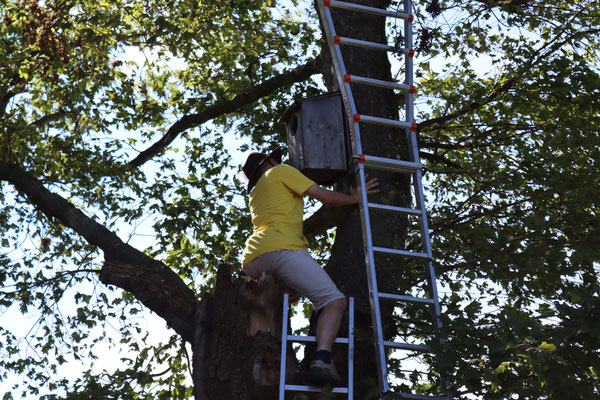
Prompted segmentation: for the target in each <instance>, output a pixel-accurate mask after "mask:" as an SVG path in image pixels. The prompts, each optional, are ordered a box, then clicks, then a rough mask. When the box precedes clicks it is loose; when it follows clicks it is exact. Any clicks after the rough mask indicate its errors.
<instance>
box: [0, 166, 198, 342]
mask: <svg viewBox="0 0 600 400" xmlns="http://www.w3.org/2000/svg"><path fill="white" fill-rule="evenodd" d="M2 180H3V181H7V182H9V183H11V184H12V185H14V187H15V188H16V189H17V190H19V191H20V192H22V193H23V194H24V195H25V196H26V197H27V198H28V200H29V201H30V202H31V203H33V204H35V205H36V207H37V208H38V210H40V211H41V212H43V213H44V214H45V215H47V216H50V217H54V218H56V219H58V220H59V221H60V222H61V223H62V224H64V225H65V226H67V227H69V228H71V229H73V230H74V231H75V232H77V233H78V234H80V235H81V236H82V237H83V238H84V239H85V240H87V241H88V242H89V243H90V244H92V245H94V246H97V247H99V248H100V249H102V251H103V252H104V258H105V260H106V263H105V265H104V267H103V268H102V270H101V271H100V280H101V281H102V282H103V283H105V284H113V285H116V286H119V287H120V288H122V289H125V290H127V291H130V292H131V293H132V294H133V295H134V296H135V297H136V298H137V299H138V300H140V301H141V302H142V303H143V304H144V305H146V306H147V307H148V308H150V309H151V310H152V311H154V312H156V313H157V314H158V315H159V316H160V317H162V318H164V319H165V320H166V321H167V323H168V324H169V325H170V326H171V327H172V328H173V329H174V330H175V331H176V332H177V333H178V334H180V335H181V336H182V337H183V338H184V339H185V340H187V341H190V342H191V341H192V340H193V337H194V330H195V326H196V319H197V316H196V314H195V313H196V308H197V305H198V300H197V299H196V296H195V294H194V292H193V291H192V290H191V289H190V288H188V287H187V286H186V285H185V283H184V282H183V281H182V280H181V278H179V276H178V275H177V274H176V273H175V272H173V271H171V269H169V268H168V267H167V266H166V265H164V264H163V263H161V262H159V261H156V260H154V259H152V258H150V257H148V256H147V255H145V254H144V253H142V252H141V251H139V250H137V249H135V248H133V247H132V246H130V245H128V244H126V243H124V242H123V241H122V240H121V239H119V238H118V237H117V235H115V234H114V233H113V232H111V231H109V230H108V229H106V228H105V227H104V226H102V225H100V224H99V223H97V222H96V221H94V220H93V219H91V218H89V217H88V216H86V215H85V214H84V213H83V212H81V211H80V210H78V209H77V208H76V207H75V206H74V205H73V204H71V203H70V202H69V201H67V200H65V199H64V198H62V197H61V196H59V195H57V194H55V193H52V192H50V191H49V190H48V189H46V188H45V187H44V185H43V184H42V183H41V182H40V181H39V180H38V179H37V178H35V177H34V176H33V175H31V174H29V173H27V172H26V171H24V170H23V169H22V168H20V167H19V166H16V165H13V164H7V163H4V162H0V181H2Z"/></svg>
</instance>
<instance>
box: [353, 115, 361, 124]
mask: <svg viewBox="0 0 600 400" xmlns="http://www.w3.org/2000/svg"><path fill="white" fill-rule="evenodd" d="M354 122H356V123H357V124H358V123H359V122H360V114H354Z"/></svg>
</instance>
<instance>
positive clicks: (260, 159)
mask: <svg viewBox="0 0 600 400" xmlns="http://www.w3.org/2000/svg"><path fill="white" fill-rule="evenodd" d="M270 162H275V163H277V164H281V147H277V148H276V149H275V150H273V151H272V152H271V153H270V154H265V153H259V152H256V151H253V152H252V153H250V154H249V155H248V158H246V162H245V163H244V165H243V166H242V171H243V172H244V175H245V176H246V179H248V193H250V191H252V188H253V187H254V185H256V182H258V179H259V178H260V177H261V176H262V174H263V172H264V170H265V169H268V168H270V167H271V166H272V165H268V164H269V163H270Z"/></svg>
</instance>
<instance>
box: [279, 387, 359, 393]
mask: <svg viewBox="0 0 600 400" xmlns="http://www.w3.org/2000/svg"><path fill="white" fill-rule="evenodd" d="M285 390H294V391H296V392H322V391H323V388H320V387H316V386H308V385H285ZM331 393H348V388H345V387H336V388H333V390H332V391H331Z"/></svg>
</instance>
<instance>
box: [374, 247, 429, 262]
mask: <svg viewBox="0 0 600 400" xmlns="http://www.w3.org/2000/svg"><path fill="white" fill-rule="evenodd" d="M373 251H378V252H380V253H388V254H395V255H399V256H406V257H410V258H419V259H424V260H428V259H429V257H428V256H427V254H425V253H418V252H416V251H406V250H397V249H388V248H386V247H373Z"/></svg>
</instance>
